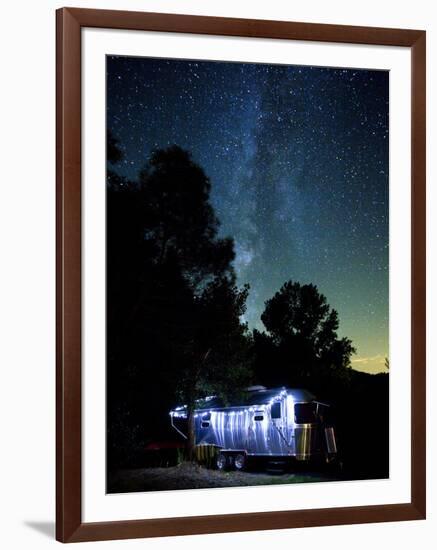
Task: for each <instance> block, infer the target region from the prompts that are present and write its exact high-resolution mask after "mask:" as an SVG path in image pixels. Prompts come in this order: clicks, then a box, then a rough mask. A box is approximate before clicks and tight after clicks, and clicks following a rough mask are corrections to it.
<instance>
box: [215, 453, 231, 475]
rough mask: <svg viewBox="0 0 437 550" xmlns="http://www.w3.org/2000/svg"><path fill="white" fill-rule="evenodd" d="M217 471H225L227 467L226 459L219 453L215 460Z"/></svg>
mask: <svg viewBox="0 0 437 550" xmlns="http://www.w3.org/2000/svg"><path fill="white" fill-rule="evenodd" d="M216 466H217V470H221V471H223V470H226V468H227V467H228V458H227V456H226V455H225V454H224V453H219V454H218V455H217V458H216Z"/></svg>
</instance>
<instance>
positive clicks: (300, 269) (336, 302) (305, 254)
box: [107, 56, 389, 372]
mask: <svg viewBox="0 0 437 550" xmlns="http://www.w3.org/2000/svg"><path fill="white" fill-rule="evenodd" d="M107 83H108V87H107V112H108V127H109V129H110V130H111V131H112V133H113V134H114V136H115V137H116V138H117V139H119V140H120V145H121V147H122V149H123V151H124V153H125V157H124V160H123V161H122V163H121V164H120V165H119V166H118V171H119V173H121V174H123V175H125V176H127V177H129V178H131V179H136V177H137V174H138V172H139V170H140V169H141V168H142V167H143V166H144V165H145V163H146V161H147V159H148V158H149V156H150V153H151V151H152V150H153V149H155V148H164V147H167V146H169V145H172V144H177V145H179V146H181V147H183V148H184V149H187V150H189V151H191V152H192V155H193V159H194V160H195V161H196V162H198V163H199V164H200V165H201V166H202V167H203V169H204V170H205V172H206V174H207V175H208V176H209V178H210V179H211V183H212V192H211V193H212V196H211V200H212V203H213V206H214V208H215V210H216V214H217V216H218V218H219V220H220V222H221V228H220V235H221V236H231V237H233V238H234V240H235V250H236V260H235V262H234V266H235V270H236V273H237V277H238V279H237V280H238V284H239V285H242V284H244V283H249V284H250V287H251V289H250V295H249V298H248V308H247V313H246V315H245V319H246V321H247V322H248V324H249V327H250V328H253V327H256V328H258V329H260V330H262V329H263V325H262V323H261V320H260V315H261V313H262V311H263V310H264V302H265V301H266V300H267V299H269V298H270V297H271V296H273V294H274V293H275V292H276V291H277V290H279V288H280V287H281V286H282V284H283V283H284V282H285V281H287V280H289V279H292V280H294V281H299V282H301V283H310V282H311V283H314V284H316V285H317V286H318V288H319V290H320V291H321V292H322V293H323V294H325V296H326V297H327V299H328V303H329V304H330V305H331V306H332V307H334V308H335V309H337V311H338V312H339V317H340V335H342V336H343V335H344V336H348V337H349V338H351V339H352V340H353V343H354V345H355V347H356V348H357V354H356V355H355V356H354V358H353V363H352V365H353V367H354V368H356V369H359V370H366V371H368V372H377V371H382V370H384V358H385V357H386V356H388V166H389V164H388V163H389V160H388V146H389V135H388V132H389V130H388V103H389V76H388V72H386V71H370V70H356V69H335V68H318V67H308V66H305V67H304V66H285V65H261V64H248V63H227V62H205V61H189V60H165V59H161V60H160V59H150V58H129V57H110V56H109V57H108V58H107Z"/></svg>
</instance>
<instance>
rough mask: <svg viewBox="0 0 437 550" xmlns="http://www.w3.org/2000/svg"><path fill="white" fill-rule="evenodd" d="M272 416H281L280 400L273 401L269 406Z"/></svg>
mask: <svg viewBox="0 0 437 550" xmlns="http://www.w3.org/2000/svg"><path fill="white" fill-rule="evenodd" d="M271 415H272V418H281V402H280V401H278V402H277V403H273V405H272V408H271Z"/></svg>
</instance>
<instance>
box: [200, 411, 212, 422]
mask: <svg viewBox="0 0 437 550" xmlns="http://www.w3.org/2000/svg"><path fill="white" fill-rule="evenodd" d="M202 420H211V413H209V412H207V413H205V414H203V415H202Z"/></svg>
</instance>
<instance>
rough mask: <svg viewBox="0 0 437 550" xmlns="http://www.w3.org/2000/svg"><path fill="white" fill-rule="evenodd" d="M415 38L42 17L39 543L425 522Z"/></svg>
mask: <svg viewBox="0 0 437 550" xmlns="http://www.w3.org/2000/svg"><path fill="white" fill-rule="evenodd" d="M425 431H426V430H425V32H424V31H416V30H399V29H382V28H365V27H347V26H336V25H319V24H307V23H292V22H285V21H261V20H246V19H225V18H213V17H198V16H195V17H193V16H185V15H169V14H157V13H134V12H123V11H120V12H117V11H102V10H87V9H76V8H62V9H60V10H58V12H57V521H56V523H57V539H58V540H60V541H62V542H78V541H90V540H103V539H120V538H134V537H155V536H168V535H182V534H195V533H216V532H225V531H228V532H229V531H243V530H257V529H281V528H290V527H304V526H318V525H334V524H345V523H363V522H380V521H399V520H409V519H421V518H424V517H425V500H426V499H425Z"/></svg>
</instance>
